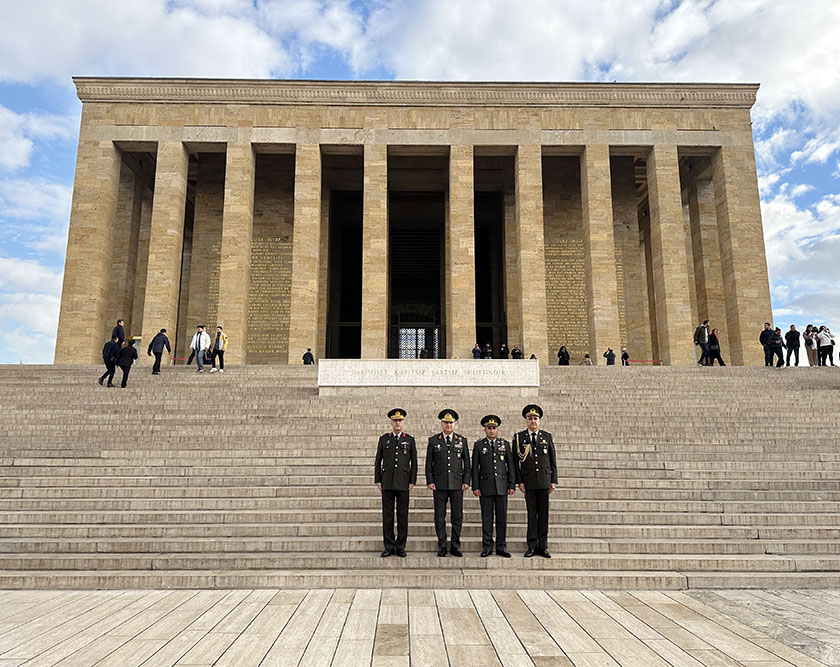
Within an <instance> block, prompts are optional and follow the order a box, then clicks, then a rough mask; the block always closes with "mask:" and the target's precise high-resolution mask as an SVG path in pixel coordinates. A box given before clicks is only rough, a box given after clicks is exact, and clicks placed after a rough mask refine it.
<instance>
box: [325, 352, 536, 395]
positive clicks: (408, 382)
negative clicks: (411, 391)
mask: <svg viewBox="0 0 840 667" xmlns="http://www.w3.org/2000/svg"><path fill="white" fill-rule="evenodd" d="M539 386H540V367H539V362H538V361H537V360H532V359H322V360H321V361H320V362H319V364H318V387H319V389H320V390H321V392H324V390H325V389H327V388H354V389H355V388H364V387H423V388H427V389H449V388H451V387H468V388H474V387H493V388H494V389H502V388H523V387H534V388H538V387H539Z"/></svg>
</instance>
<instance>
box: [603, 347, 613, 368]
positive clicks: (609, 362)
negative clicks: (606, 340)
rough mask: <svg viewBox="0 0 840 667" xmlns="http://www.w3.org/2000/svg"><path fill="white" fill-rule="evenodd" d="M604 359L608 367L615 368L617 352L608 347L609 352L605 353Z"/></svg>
mask: <svg viewBox="0 0 840 667" xmlns="http://www.w3.org/2000/svg"><path fill="white" fill-rule="evenodd" d="M604 359H606V360H607V366H615V352H613V349H612V348H611V347H608V348H607V351H606V352H604Z"/></svg>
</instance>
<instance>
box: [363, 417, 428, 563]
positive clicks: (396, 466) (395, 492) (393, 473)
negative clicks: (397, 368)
mask: <svg viewBox="0 0 840 667" xmlns="http://www.w3.org/2000/svg"><path fill="white" fill-rule="evenodd" d="M405 417H406V411H405V410H403V409H402V408H394V409H393V410H390V411H389V412H388V419H390V420H391V430H390V432H389V433H385V434H383V435H381V436H380V437H379V443H378V444H377V446H376V459H375V460H374V463H373V481H374V482H375V483H376V488H378V489H379V492H380V494H381V495H382V539H383V541H384V543H385V550H384V551H383V552H382V553H381V554H380V556H382V558H387V557H388V556H392V555H394V554H396V555H397V556H399V557H400V558H405V544H406V541H407V539H408V496H409V494H410V493H411V491H412V489H413V488H414V485H415V484H416V483H417V447H416V445H415V443H414V438H413V437H412V436H410V435H409V434H408V433H405V432H404V431H403V428H404V426H405ZM395 504H396V509H397V535H396V537H394V505H395Z"/></svg>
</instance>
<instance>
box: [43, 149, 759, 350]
mask: <svg viewBox="0 0 840 667" xmlns="http://www.w3.org/2000/svg"><path fill="white" fill-rule="evenodd" d="M363 151H364V196H363V239H362V266H363V268H362V334H361V336H362V338H361V342H362V344H361V354H362V357H363V358H384V357H386V356H387V341H388V336H387V331H388V297H387V295H388V291H389V290H388V270H387V267H388V261H387V256H388V189H387V182H388V158H387V146H385V145H379V144H368V145H365V146H364V148H363ZM188 163H189V155H188V152H187V149H186V147H185V146H184V144H183V143H181V142H179V141H167V142H160V143H159V145H158V150H157V166H156V171H155V183H154V201H153V206H152V212H151V232H150V238H149V252H148V259H147V265H146V267H145V269H146V270H145V299H144V302H143V308H142V312H143V317H142V322H143V330H142V339H143V341H144V342H147V341H149V340H151V338H152V337H153V336H154V335H155V334H156V333H157V332H158V330H159V329H160V328H166V329H167V330H168V332H169V334H170V338H171V339H172V340H173V341H174V338H175V335H176V329H177V317H178V300H179V281H180V276H181V253H182V247H183V237H184V214H185V202H186V192H187V168H188ZM647 165H648V166H647V176H648V193H649V209H650V241H649V242H650V249H649V251H648V252H649V265H648V271H649V272H650V273H651V280H650V283H651V284H652V287H653V290H652V292H653V293H652V294H651V295H650V298H651V301H652V311H653V313H654V314H655V319H656V327H655V328H656V335H657V337H658V350H659V356H660V358H661V359H662V361H663V362H664V363H665V364H669V365H685V364H690V363H693V347H692V341H691V332H692V331H693V326H694V325H695V323H694V322H692V312H691V302H690V298H689V284H688V283H689V278H688V272H687V262H688V260H689V257H688V254H687V251H686V243H685V236H684V235H685V228H684V222H683V211H682V195H681V185H680V175H679V163H678V154H677V147H676V146H668V145H656V146H654V147H653V148H651V149H650V151H649V154H648V158H647ZM712 165H713V179H712V181H713V182H708V183H707V182H697V183H695V184H693V185H692V187H691V188H690V190H689V201H688V205H689V210H690V212H691V219H692V226H691V234H692V236H693V237H696V239H695V242H694V243H693V244H692V245H691V246H690V247H692V248H693V249H694V256H693V257H692V258H691V260H692V261H693V265H694V272H695V274H696V275H697V276H698V277H699V281H698V283H699V284H702V285H704V287H703V289H701V290H699V292H698V294H697V302H698V309H699V310H701V311H702V312H707V313H709V316H710V319H717V318H720V320H719V321H720V323H721V324H722V323H723V322H724V321H725V322H726V328H727V329H728V330H729V344H730V348H731V349H730V355H731V359H732V362H733V363H736V364H743V363H758V361H759V359H758V354H759V352H752V351H751V350H750V343H751V341H748V340H747V339H746V336H747V335H748V332H749V331H750V330H751V328H752V327H754V326H757V323H759V322H761V321H764V319H766V318H767V317H768V315H769V286H768V285H767V279H766V268H765V267H766V264H765V259H764V253H763V242H761V241H760V239H761V222H760V217H759V216H758V190H757V183H756V180H755V164H754V157H753V153H752V150H751V149H750V148H748V147H743V148H730V147H724V148H721V149H718V150H717V151H716V153H715V155H714V157H713V160H712ZM580 166H581V185H582V188H581V190H582V192H581V198H582V223H583V240H584V253H585V273H586V275H585V286H586V296H587V303H588V327H589V339H590V348H591V353H592V354H593V355H594V354H596V353H598V352H599V351H600V350H603V349H605V348H606V347H607V346H608V345H611V346H615V345H616V344H617V341H618V340H619V304H618V290H617V282H616V254H615V253H616V251H615V237H614V226H613V205H612V193H611V177H610V148H609V146H607V145H588V146H586V147H585V148H584V149H583V152H582V155H581V159H580ZM120 169H121V155H120V152H119V151H118V150H117V148H116V147H115V146H114V145H113V143H111V142H100V141H82V142H81V143H80V145H79V154H78V161H77V167H76V184H75V189H74V195H73V205H72V212H71V225H70V236H69V242H68V253H67V262H66V268H65V278H64V295H63V298H62V306H61V314H60V321H59V332H58V343H57V348H56V362H61V361H69V362H75V363H78V362H86V363H97V362H98V361H99V358H98V357H99V350H100V344H101V339H102V337H103V331H105V329H106V328H107V325H106V323H105V319H104V318H105V315H106V312H105V310H106V306H105V304H106V303H107V294H108V291H109V289H112V287H113V286H112V285H110V284H109V278H110V275H111V271H109V270H105V263H106V262H107V261H108V258H109V256H110V250H111V247H112V245H113V243H114V241H115V239H114V233H115V232H114V229H115V226H116V219H117V199H118V190H119V188H120V187H121V186H120ZM254 174H255V156H254V150H253V146H252V145H251V144H250V143H249V142H241V143H229V144H228V145H227V150H226V165H225V183H224V205H223V213H222V221H221V222H222V230H221V232H222V233H221V239H222V241H221V258H220V275H219V297H218V318H217V321H218V322H220V323H223V325H224V327H225V330H226V331H227V332H228V334H229V336H230V343H229V348H228V351H227V353H226V360H228V361H229V362H230V363H234V364H236V363H244V362H245V360H246V344H247V327H248V325H247V322H248V293H249V280H250V263H251V246H252V229H253V212H254ZM514 180H515V189H514V198H513V202H512V203H513V217H514V219H513V220H511V221H506V224H505V242H506V245H507V247H508V253H507V267H506V273H507V276H508V280H507V281H506V282H507V294H506V301H507V307H508V324H509V330H511V331H512V332H515V335H516V339H517V340H519V341H521V342H522V343H523V344H524V349H526V350H527V351H528V352H529V353H530V352H534V353H535V354H536V355H537V357H538V358H539V359H541V360H542V361H543V362H547V361H548V360H549V358H550V357H549V350H548V341H547V327H546V318H547V314H546V298H545V295H546V283H545V281H546V276H545V257H544V230H543V210H542V208H543V185H542V147H541V146H540V145H522V146H518V147H517V151H516V156H515V163H514ZM123 187H125V184H123ZM321 188H322V178H321V148H320V146H319V145H318V144H315V143H312V144H299V145H297V146H296V152H295V183H294V193H295V197H294V234H293V249H292V284H291V309H290V326H289V348H288V349H289V363H299V362H300V356H301V354H302V352H303V351H304V350H305V349H306V348H307V347H316V346H317V343H318V341H319V339H320V338H321V336H320V327H321V326H323V323H322V322H321V321H320V318H319V312H320V311H319V303H318V302H319V295H320V294H321V291H322V290H320V287H321V286H320V285H319V282H320V280H321V274H322V272H321V268H322V264H323V262H322V261H321V260H322V258H321V257H320V252H321V247H322V245H321V234H322V192H321ZM138 210H139V209H138ZM138 216H139V212H138ZM194 242H195V240H194ZM445 248H446V257H445V263H446V271H445V276H446V282H445V295H446V304H447V308H446V336H447V349H448V350H450V352H451V354H452V355H453V356H461V355H466V354H467V353H468V351H469V350H470V349H471V347H472V344H473V343H474V342H475V321H476V319H475V312H476V304H475V284H474V281H475V247H474V148H473V146H469V145H453V146H451V147H450V167H449V205H448V207H447V215H446V242H445ZM756 249H760V251H756ZM138 268H139V267H138ZM717 276H720V278H719V279H718V278H717ZM762 277H763V278H762ZM138 282H142V281H139V280H138ZM723 304H725V311H724V306H723ZM511 327H512V329H511ZM185 333H186V335H189V332H185ZM80 350H81V351H80ZM84 351H86V352H84ZM459 353H460V354H459ZM142 358H145V356H143V357H142Z"/></svg>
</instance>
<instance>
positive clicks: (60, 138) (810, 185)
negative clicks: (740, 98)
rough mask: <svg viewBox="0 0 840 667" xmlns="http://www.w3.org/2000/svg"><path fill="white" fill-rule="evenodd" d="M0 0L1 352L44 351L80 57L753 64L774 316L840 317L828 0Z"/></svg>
mask: <svg viewBox="0 0 840 667" xmlns="http://www.w3.org/2000/svg"><path fill="white" fill-rule="evenodd" d="M3 5H4V6H3V24H2V26H0V32H2V36H3V38H2V39H0V363H17V362H19V361H23V362H26V363H30V362H40V363H44V362H51V361H52V357H53V349H54V345H55V328H56V323H57V319H58V305H59V301H60V296H61V276H62V270H63V265H64V252H65V245H66V238H67V226H68V220H69V210H70V198H71V193H72V188H73V168H74V161H75V152H76V141H77V138H78V124H79V114H80V110H81V105H80V103H79V102H78V100H77V99H76V96H75V91H74V88H73V85H72V82H71V80H70V77H71V76H73V75H103V76H205V77H276V78H284V77H286V78H316V79H354V78H358V79H371V78H372V79H423V80H430V79H431V80H435V79H443V80H511V81H535V80H536V81H678V82H679V81H685V82H689V81H713V82H759V83H761V90H760V92H759V97H758V102H757V104H756V106H755V108H754V109H753V128H754V137H755V143H756V155H757V160H758V169H759V186H760V192H761V205H762V215H763V219H764V230H765V243H766V247H767V259H768V267H769V271H770V283H771V292H772V299H773V315H774V318H775V321H776V324H778V325H779V326H782V327H783V328H787V326H788V325H789V324H791V323H795V324H797V325H800V328H802V327H804V325H805V324H806V323H808V322H813V323H827V324H829V325H834V326H836V327H837V328H840V290H838V286H840V74H839V73H838V72H840V68H838V63H840V2H837V0H808V1H807V2H802V1H801V0H799V1H794V0H682V1H680V0H635V1H634V2H632V3H627V2H625V1H624V0H621V1H619V0H586V1H584V2H581V1H578V0H470V1H466V0H371V1H370V2H359V1H356V2H348V1H340V0H336V1H326V0H325V1H317V0H169V1H165V0H136V1H135V2H114V1H113V0H74V2H55V1H54V0H28V1H27V2H6V3H3ZM687 335H690V332H688V333H687Z"/></svg>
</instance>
